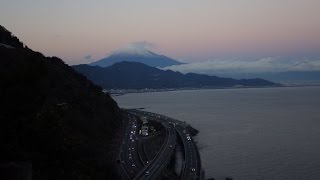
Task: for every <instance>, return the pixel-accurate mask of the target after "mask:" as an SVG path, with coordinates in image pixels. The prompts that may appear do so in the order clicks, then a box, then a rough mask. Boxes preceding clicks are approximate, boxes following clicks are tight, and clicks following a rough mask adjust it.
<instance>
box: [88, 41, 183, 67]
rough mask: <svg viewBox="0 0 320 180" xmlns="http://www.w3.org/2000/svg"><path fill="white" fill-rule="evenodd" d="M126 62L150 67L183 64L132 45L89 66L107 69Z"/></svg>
mask: <svg viewBox="0 0 320 180" xmlns="http://www.w3.org/2000/svg"><path fill="white" fill-rule="evenodd" d="M122 61H128V62H140V63H143V64H146V65H148V66H152V67H167V66H172V65H179V64H183V63H181V62H179V61H176V60H174V59H171V58H169V57H167V56H164V55H158V54H156V53H154V52H151V51H150V50H148V49H147V48H145V47H135V46H133V45H130V46H127V47H125V48H121V49H119V50H116V51H114V52H113V53H112V54H111V55H110V56H108V57H106V58H103V59H101V60H98V61H96V62H93V63H90V65H91V66H100V67H108V66H111V65H113V64H115V63H118V62H122Z"/></svg>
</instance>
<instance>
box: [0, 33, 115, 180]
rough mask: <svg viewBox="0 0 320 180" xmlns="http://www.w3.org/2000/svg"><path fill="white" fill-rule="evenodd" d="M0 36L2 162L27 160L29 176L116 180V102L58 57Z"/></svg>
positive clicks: (15, 39)
mask: <svg viewBox="0 0 320 180" xmlns="http://www.w3.org/2000/svg"><path fill="white" fill-rule="evenodd" d="M0 37H1V38H0V43H1V44H4V45H1V46H0V82H1V88H0V99H1V101H0V107H1V108H0V142H1V153H0V160H1V162H0V163H4V162H20V161H22V162H27V163H30V164H32V174H33V179H114V178H115V171H114V169H112V167H113V166H114V164H112V163H111V162H110V160H109V159H111V157H109V156H108V153H109V152H110V151H111V147H110V142H111V140H112V138H113V133H115V132H116V131H117V128H118V127H119V126H120V110H119V108H118V106H117V104H116V102H115V101H114V100H113V99H112V98H111V97H110V96H109V95H105V94H104V93H102V92H101V88H100V87H98V86H96V85H94V84H92V83H91V82H90V81H88V80H87V79H86V78H85V77H84V76H82V75H80V74H79V73H77V72H76V71H74V70H73V69H72V68H71V67H69V66H68V65H66V64H64V62H63V61H62V60H61V59H58V58H56V57H52V58H48V57H44V56H43V55H42V54H40V53H37V52H34V51H32V50H30V49H27V48H23V44H22V43H21V42H20V41H19V40H18V39H17V38H15V37H14V36H12V35H11V33H10V32H8V31H7V30H6V29H5V28H3V27H2V28H1V29H0Z"/></svg>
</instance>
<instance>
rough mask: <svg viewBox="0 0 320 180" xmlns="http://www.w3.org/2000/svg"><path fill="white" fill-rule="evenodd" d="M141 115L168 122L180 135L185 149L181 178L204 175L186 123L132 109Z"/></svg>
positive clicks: (199, 177) (194, 178) (196, 179)
mask: <svg viewBox="0 0 320 180" xmlns="http://www.w3.org/2000/svg"><path fill="white" fill-rule="evenodd" d="M130 112H133V113H135V114H137V115H140V116H148V117H149V118H150V119H152V120H156V121H159V122H162V123H163V122H167V123H168V124H169V125H170V126H171V127H173V129H174V130H175V131H176V132H177V133H176V134H178V135H179V137H180V139H181V141H182V143H183V149H184V162H183V167H182V170H181V174H180V179H192V180H198V179H202V178H204V177H201V171H202V169H201V158H200V154H199V151H198V149H197V146H196V145H195V143H194V142H193V139H192V137H191V135H190V134H188V132H187V129H186V126H185V123H183V122H181V121H178V120H175V119H172V118H169V117H166V116H163V115H160V114H155V113H150V112H145V111H140V110H130Z"/></svg>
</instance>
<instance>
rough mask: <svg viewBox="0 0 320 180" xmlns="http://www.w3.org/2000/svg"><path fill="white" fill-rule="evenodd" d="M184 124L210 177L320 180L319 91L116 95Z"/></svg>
mask: <svg viewBox="0 0 320 180" xmlns="http://www.w3.org/2000/svg"><path fill="white" fill-rule="evenodd" d="M115 99H116V101H117V102H118V104H119V105H120V106H121V107H123V108H139V107H144V108H146V111H151V112H156V113H160V114H164V115H167V116H170V117H173V118H176V119H178V120H182V121H186V122H188V123H190V124H191V125H192V126H193V127H195V128H197V129H198V130H200V134H199V135H198V137H197V138H196V139H197V141H198V146H199V148H200V154H201V158H202V165H203V168H204V170H205V171H206V177H207V178H209V177H214V178H215V179H218V180H220V179H224V178H225V177H227V176H230V177H233V178H234V179H235V180H237V179H254V180H255V179H266V180H272V179H276V180H278V179H279V180H286V179H290V180H294V179H308V180H309V179H310V180H318V179H320V87H296V88H261V89H218V90H190V91H175V92H159V93H141V94H127V95H124V96H118V97H115Z"/></svg>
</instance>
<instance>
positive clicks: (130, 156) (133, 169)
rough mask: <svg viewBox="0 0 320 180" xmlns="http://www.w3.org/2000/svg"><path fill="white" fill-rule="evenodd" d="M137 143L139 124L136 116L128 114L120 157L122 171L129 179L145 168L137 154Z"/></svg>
mask: <svg viewBox="0 0 320 180" xmlns="http://www.w3.org/2000/svg"><path fill="white" fill-rule="evenodd" d="M137 141H138V122H137V119H136V117H135V116H132V115H130V114H128V125H127V128H126V132H125V135H124V138H123V140H122V145H121V148H120V149H121V150H120V155H119V156H120V157H119V158H120V163H121V167H122V171H123V173H124V174H125V177H126V178H127V179H133V178H134V177H135V175H136V174H138V173H139V172H140V171H141V169H143V167H144V166H143V164H142V162H141V160H140V158H139V155H138V152H137V147H138V143H137Z"/></svg>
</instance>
